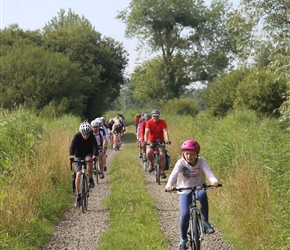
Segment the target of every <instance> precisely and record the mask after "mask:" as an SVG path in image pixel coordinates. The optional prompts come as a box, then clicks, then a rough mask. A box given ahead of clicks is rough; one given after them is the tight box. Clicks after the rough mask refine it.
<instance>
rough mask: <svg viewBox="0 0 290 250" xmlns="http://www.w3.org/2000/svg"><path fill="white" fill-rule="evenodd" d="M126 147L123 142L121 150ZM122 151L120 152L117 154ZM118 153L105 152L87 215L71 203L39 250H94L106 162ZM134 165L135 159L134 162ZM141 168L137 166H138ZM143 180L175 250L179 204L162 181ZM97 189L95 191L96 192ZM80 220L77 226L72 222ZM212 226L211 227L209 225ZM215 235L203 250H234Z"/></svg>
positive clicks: (103, 224)
mask: <svg viewBox="0 0 290 250" xmlns="http://www.w3.org/2000/svg"><path fill="white" fill-rule="evenodd" d="M124 146H126V143H125V142H124V143H123V144H122V148H124ZM121 151H122V150H121ZM118 153H119V152H116V151H112V150H109V153H108V158H107V166H108V171H107V172H105V178H104V179H102V180H100V184H99V185H96V187H95V188H94V189H92V193H91V194H90V197H89V207H88V211H87V212H86V213H85V214H83V213H82V211H81V209H78V208H75V207H74V202H73V203H72V205H71V207H70V209H69V210H68V211H67V212H66V213H65V214H64V216H63V218H62V219H61V220H60V222H59V223H58V224H57V225H56V226H55V228H54V231H53V233H52V235H51V236H50V238H49V240H48V242H47V244H46V245H45V246H44V247H43V248H41V249H42V250H52V249H53V250H58V249H59V250H83V249H86V250H95V249H97V247H98V241H99V239H100V237H101V235H102V232H103V231H105V230H107V229H108V227H109V224H108V218H109V213H108V211H107V210H106V208H105V207H104V206H103V205H102V201H103V200H104V199H107V197H108V196H109V194H110V191H111V186H110V184H109V182H108V181H109V179H110V176H109V175H108V173H109V172H110V162H111V160H112V159H113V157H114V156H115V155H116V154H118ZM136 161H138V159H136ZM140 166H141V164H140ZM144 178H145V179H146V180H147V183H148V185H147V187H148V192H149V193H150V194H151V195H152V197H154V199H155V200H156V206H157V212H158V214H159V215H160V227H161V229H162V231H163V233H164V234H165V235H166V237H167V238H168V247H169V249H177V246H178V242H179V204H178V195H177V194H176V193H170V194H169V193H165V192H164V186H165V184H166V180H167V179H165V180H162V183H161V185H157V184H156V183H155V178H154V176H153V174H151V175H150V174H148V173H144ZM98 188H99V191H98ZM77 217H78V219H79V220H83V222H82V223H79V220H78V221H77V220H76V218H77ZM213 226H215V225H214V224H213ZM215 230H216V232H215V233H214V234H212V235H208V236H207V237H206V240H205V241H204V243H203V248H202V249H203V250H233V249H234V248H233V247H232V246H231V245H229V244H227V243H226V242H224V240H223V237H222V234H221V233H220V232H219V231H218V229H217V228H216V227H215Z"/></svg>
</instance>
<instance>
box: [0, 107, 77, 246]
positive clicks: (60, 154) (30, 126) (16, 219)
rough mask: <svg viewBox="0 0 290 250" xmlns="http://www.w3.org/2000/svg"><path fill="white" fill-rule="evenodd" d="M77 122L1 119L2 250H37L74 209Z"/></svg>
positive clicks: (19, 116) (26, 116)
mask: <svg viewBox="0 0 290 250" xmlns="http://www.w3.org/2000/svg"><path fill="white" fill-rule="evenodd" d="M78 123H79V122H78V119H76V118H73V117H63V118H61V119H58V120H50V121H47V120H45V119H43V118H39V117H37V116H35V115H34V114H32V113H30V112H29V111H25V110H17V111H15V112H12V113H11V114H9V115H7V116H6V115H5V116H2V117H1V118H0V133H1V137H0V145H1V153H0V180H1V182H0V185H1V192H0V221H1V223H0V249H38V248H39V247H40V246H41V245H42V244H43V243H44V242H45V241H46V239H47V237H48V234H49V233H50V232H51V230H52V226H53V224H54V223H56V221H57V220H58V219H59V217H60V215H61V214H62V213H63V212H64V211H65V210H66V209H67V208H68V206H69V205H70V204H71V201H72V198H71V188H70V181H69V176H70V170H69V164H68V146H69V143H70V138H71V135H72V131H75V128H76V127H77V124H78Z"/></svg>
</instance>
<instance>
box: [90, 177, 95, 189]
mask: <svg viewBox="0 0 290 250" xmlns="http://www.w3.org/2000/svg"><path fill="white" fill-rule="evenodd" d="M89 183H90V185H89V188H94V187H95V183H94V180H93V179H90V180H89Z"/></svg>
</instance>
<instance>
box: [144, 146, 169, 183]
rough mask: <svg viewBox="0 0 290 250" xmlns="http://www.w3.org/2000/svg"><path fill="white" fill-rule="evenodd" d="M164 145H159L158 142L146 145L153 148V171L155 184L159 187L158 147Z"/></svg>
mask: <svg viewBox="0 0 290 250" xmlns="http://www.w3.org/2000/svg"><path fill="white" fill-rule="evenodd" d="M164 144H165V143H160V140H159V141H158V140H157V142H156V143H147V145H150V146H151V147H153V155H154V165H153V170H154V172H155V176H156V182H157V183H158V185H160V154H159V147H158V146H159V145H164Z"/></svg>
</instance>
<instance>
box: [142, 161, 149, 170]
mask: <svg viewBox="0 0 290 250" xmlns="http://www.w3.org/2000/svg"><path fill="white" fill-rule="evenodd" d="M147 167H148V162H147V161H143V170H144V171H145V172H147Z"/></svg>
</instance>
